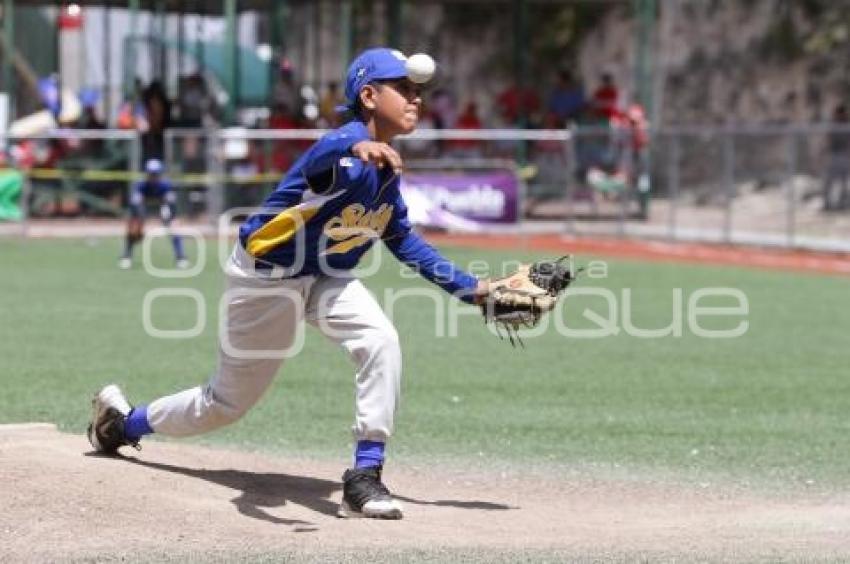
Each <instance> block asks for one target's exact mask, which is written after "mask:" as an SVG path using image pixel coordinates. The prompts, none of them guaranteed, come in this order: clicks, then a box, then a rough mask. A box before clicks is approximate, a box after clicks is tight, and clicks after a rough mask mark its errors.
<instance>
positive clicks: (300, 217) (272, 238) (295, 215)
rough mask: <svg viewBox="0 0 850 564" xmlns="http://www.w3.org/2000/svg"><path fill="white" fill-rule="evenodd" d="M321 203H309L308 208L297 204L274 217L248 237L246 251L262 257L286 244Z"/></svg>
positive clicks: (314, 213) (316, 210) (317, 209)
mask: <svg viewBox="0 0 850 564" xmlns="http://www.w3.org/2000/svg"><path fill="white" fill-rule="evenodd" d="M322 200H323V201H320V202H309V204H310V205H309V206H308V205H305V204H298V205H297V206H293V207H291V208H287V209H285V210H283V211H282V212H280V213H279V214H277V215H276V216H274V217H273V218H272V219H271V220H269V222H268V223H266V224H265V225H263V226H262V227H260V228H259V229H257V230H256V231H254V232H253V233H252V234H251V236H250V237H248V245H247V249H246V250H247V251H248V253H249V254H251V255H252V256H255V257H260V256H263V255H264V254H266V253H268V252H269V251H271V250H272V249H274V248H275V247H277V246H278V245H282V244H283V243H286V242H287V241H289V240H290V239H292V237H294V236H295V233H296V232H297V231H298V229H300V228H301V227H303V225H304V224H305V223H307V222H308V221H310V219H311V218H312V217H313V216H314V215H316V212H318V211H319V208H321V207H322V203H324V200H325V199H324V198H323V199H322Z"/></svg>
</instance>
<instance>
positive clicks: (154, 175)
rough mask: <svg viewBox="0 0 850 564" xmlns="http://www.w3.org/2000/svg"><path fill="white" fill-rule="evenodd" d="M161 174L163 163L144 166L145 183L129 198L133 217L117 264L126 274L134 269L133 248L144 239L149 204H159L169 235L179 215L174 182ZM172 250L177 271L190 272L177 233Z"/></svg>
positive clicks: (142, 182) (157, 162)
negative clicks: (128, 270) (183, 269)
mask: <svg viewBox="0 0 850 564" xmlns="http://www.w3.org/2000/svg"><path fill="white" fill-rule="evenodd" d="M162 172H163V166H162V161H160V160H159V159H148V161H147V162H145V179H144V180H142V181H140V182H137V183H136V184H135V186H133V192H132V194H131V195H130V217H129V219H128V220H127V237H126V240H125V244H124V254H123V255H121V259H120V260H119V261H118V266H119V267H120V268H122V269H125V270H126V269H128V268H130V267H132V266H133V247H134V246H135V245H136V243H138V242H139V241H141V240H142V238H143V237H144V231H145V216H146V215H147V213H146V212H147V210H146V208H147V205H148V204H149V203H151V202H155V203H157V204H159V218H160V219H161V220H162V224H163V225H164V226H165V228H166V229H168V230H169V231H170V229H171V222H172V221H173V220H174V216H175V213H176V211H177V207H176V205H175V200H176V198H175V195H174V188H173V187H172V186H171V182H169V181H168V179H166V178H165V177H163V175H162ZM171 246H172V248H173V249H174V259H175V260H176V262H177V268H181V269H182V268H187V267H188V266H189V262H188V261H187V260H186V255H185V253H184V252H183V240H182V239H181V237H180V236H179V235H177V234H176V233H171Z"/></svg>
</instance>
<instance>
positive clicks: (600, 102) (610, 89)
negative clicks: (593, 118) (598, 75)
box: [592, 72, 620, 120]
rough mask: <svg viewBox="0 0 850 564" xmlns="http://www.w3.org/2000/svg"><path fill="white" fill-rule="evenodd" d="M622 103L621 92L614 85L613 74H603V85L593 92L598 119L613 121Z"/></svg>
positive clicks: (593, 102)
mask: <svg viewBox="0 0 850 564" xmlns="http://www.w3.org/2000/svg"><path fill="white" fill-rule="evenodd" d="M619 103H620V90H619V89H618V88H617V85H616V84H614V77H613V76H611V73H607V72H606V73H603V74H602V79H601V83H600V84H599V86H598V87H597V88H596V90H595V91H594V92H593V100H592V104H593V111H594V113H595V114H596V115H597V117H600V118H605V119H607V120H611V119H612V118H613V117H614V116H616V115H617V112H618V106H619Z"/></svg>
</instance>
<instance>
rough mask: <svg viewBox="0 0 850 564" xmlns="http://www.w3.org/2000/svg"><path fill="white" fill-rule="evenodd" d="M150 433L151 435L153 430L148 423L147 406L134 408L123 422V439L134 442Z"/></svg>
mask: <svg viewBox="0 0 850 564" xmlns="http://www.w3.org/2000/svg"><path fill="white" fill-rule="evenodd" d="M151 433H153V428H152V427H151V425H150V423H148V406H146V405H140V406H139V407H134V408H133V409H132V410H131V411H130V415H128V416H127V419H125V420H124V437H126V438H127V440H129V441H133V442H136V441H138V440H139V439H141V438H142V437H143V436H145V435H150V434H151Z"/></svg>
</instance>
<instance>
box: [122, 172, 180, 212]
mask: <svg viewBox="0 0 850 564" xmlns="http://www.w3.org/2000/svg"><path fill="white" fill-rule="evenodd" d="M147 198H158V199H160V200H162V201H163V202H166V203H173V202H174V187H173V186H172V184H171V182H170V181H169V180H167V179H165V178H160V179H159V180H157V181H156V182H152V181H151V180H149V179H145V180H141V181H139V182H136V184H135V185H134V186H133V193H132V196H131V200H130V203H131V204H134V205H140V204H142V203H143V202H144V201H145V199H147Z"/></svg>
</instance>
